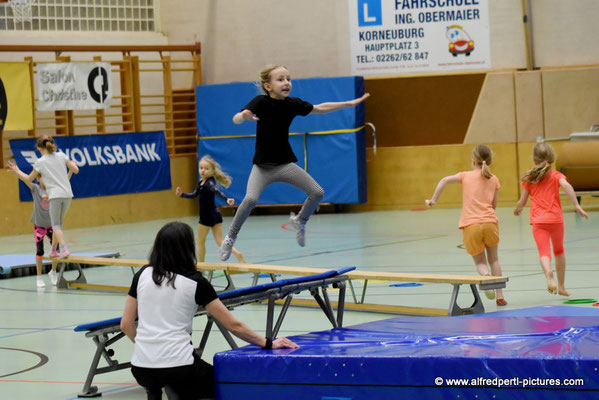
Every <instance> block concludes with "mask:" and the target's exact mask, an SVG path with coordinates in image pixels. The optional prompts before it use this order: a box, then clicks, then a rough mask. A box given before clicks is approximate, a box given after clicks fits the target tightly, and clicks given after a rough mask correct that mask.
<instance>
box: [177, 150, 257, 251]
mask: <svg viewBox="0 0 599 400" xmlns="http://www.w3.org/2000/svg"><path fill="white" fill-rule="evenodd" d="M198 169H199V173H200V179H199V180H198V183H197V185H196V187H195V190H194V191H193V192H191V193H183V191H182V190H181V188H180V187H177V189H176V190H175V193H176V194H177V196H179V197H183V198H185V199H195V198H196V197H198V198H199V202H200V221H199V223H198V261H200V262H204V259H205V258H206V236H208V232H210V229H212V235H213V236H214V240H215V241H216V244H217V245H218V247H220V245H221V244H222V242H223V217H222V215H221V214H220V213H219V212H218V210H217V209H216V205H215V203H214V195H215V194H217V195H219V196H220V197H222V198H223V199H225V200H226V202H227V204H228V205H230V206H232V205H233V204H235V200H234V199H232V198H227V196H225V194H224V193H223V192H222V191H221V190H220V189H219V187H218V185H217V182H218V183H220V184H221V185H223V186H224V187H226V188H228V187H229V186H230V185H231V177H230V176H229V175H227V174H225V173H224V172H223V171H222V169H221V167H220V164H219V163H217V162H216V161H215V160H214V159H213V158H212V157H210V156H208V155H206V156H204V157H202V158H201V159H200V162H199V163H198ZM232 251H233V254H235V257H237V260H238V261H239V262H240V263H245V259H244V258H243V254H241V253H240V252H239V251H237V250H236V249H235V248H233V249H232Z"/></svg>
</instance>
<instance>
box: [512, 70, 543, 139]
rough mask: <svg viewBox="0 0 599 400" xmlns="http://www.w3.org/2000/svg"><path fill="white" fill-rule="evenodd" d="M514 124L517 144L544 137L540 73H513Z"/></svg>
mask: <svg viewBox="0 0 599 400" xmlns="http://www.w3.org/2000/svg"><path fill="white" fill-rule="evenodd" d="M514 80H515V88H516V123H517V135H518V138H517V139H518V140H517V141H518V142H534V141H536V140H537V136H541V137H544V136H545V132H544V126H543V101H542V100H543V89H542V84H541V72H540V71H518V72H516V73H515V77H514Z"/></svg>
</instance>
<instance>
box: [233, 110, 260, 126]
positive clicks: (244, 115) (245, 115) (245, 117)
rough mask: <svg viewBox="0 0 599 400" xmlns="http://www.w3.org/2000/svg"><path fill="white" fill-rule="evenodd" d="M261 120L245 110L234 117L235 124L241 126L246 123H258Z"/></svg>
mask: <svg viewBox="0 0 599 400" xmlns="http://www.w3.org/2000/svg"><path fill="white" fill-rule="evenodd" d="M258 120H260V118H258V117H256V116H255V115H254V113H253V112H251V111H250V110H243V111H240V112H238V113H237V114H235V115H234V116H233V123H234V124H235V125H239V124H241V123H243V122H244V121H258Z"/></svg>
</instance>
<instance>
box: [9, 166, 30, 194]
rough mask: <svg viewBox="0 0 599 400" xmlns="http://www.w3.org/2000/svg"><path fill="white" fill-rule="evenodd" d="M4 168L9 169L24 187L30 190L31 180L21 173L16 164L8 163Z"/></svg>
mask: <svg viewBox="0 0 599 400" xmlns="http://www.w3.org/2000/svg"><path fill="white" fill-rule="evenodd" d="M6 166H7V167H8V169H10V170H11V171H12V172H13V173H14V174H15V175H16V176H17V177H18V178H19V179H20V180H22V181H23V182H24V183H25V185H27V187H29V189H31V185H32V180H31V181H30V180H29V179H28V176H27V174H25V173H24V172H23V171H21V169H20V168H19V167H18V166H17V164H16V163H15V162H14V161H8V162H7V163H6Z"/></svg>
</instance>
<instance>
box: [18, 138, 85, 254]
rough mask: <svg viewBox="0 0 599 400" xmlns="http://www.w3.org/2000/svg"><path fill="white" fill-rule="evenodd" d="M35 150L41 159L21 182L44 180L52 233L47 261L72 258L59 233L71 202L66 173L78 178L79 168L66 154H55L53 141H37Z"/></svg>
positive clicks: (41, 139)
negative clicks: (50, 258)
mask: <svg viewBox="0 0 599 400" xmlns="http://www.w3.org/2000/svg"><path fill="white" fill-rule="evenodd" d="M37 149H38V150H39V151H40V153H42V156H41V158H39V159H38V160H37V161H36V162H35V163H34V164H33V170H32V171H31V173H30V174H29V175H26V176H24V177H23V181H24V182H25V183H27V182H29V183H31V182H33V180H34V179H35V178H36V177H38V176H39V175H42V176H43V177H44V184H45V185H46V191H47V192H48V199H49V200H50V206H49V211H50V220H51V222H52V230H53V231H54V232H53V234H52V250H51V251H50V257H58V256H60V258H65V257H68V256H69V255H70V254H71V253H70V252H69V249H68V248H67V244H66V241H65V239H64V233H63V231H62V224H63V221H64V217H65V215H66V213H67V210H68V209H69V205H70V204H71V199H72V198H73V190H72V189H71V183H70V182H69V171H70V172H73V173H75V174H77V173H79V167H78V166H77V163H76V162H74V161H72V160H69V158H68V157H67V155H66V154H64V153H63V152H58V151H56V150H57V148H56V144H55V143H54V139H52V138H51V137H49V136H47V135H44V136H42V137H40V138H39V139H38V140H37ZM67 169H68V171H67ZM58 245H60V249H61V250H62V252H61V253H60V254H59V253H58Z"/></svg>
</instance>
